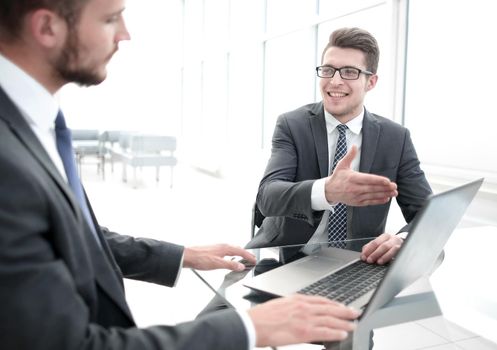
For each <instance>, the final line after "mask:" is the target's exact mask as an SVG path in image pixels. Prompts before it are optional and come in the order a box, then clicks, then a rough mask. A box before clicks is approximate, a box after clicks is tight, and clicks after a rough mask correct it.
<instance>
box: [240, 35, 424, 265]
mask: <svg viewBox="0 0 497 350" xmlns="http://www.w3.org/2000/svg"><path fill="white" fill-rule="evenodd" d="M378 61H379V47H378V44H377V42H376V39H375V38H374V37H373V36H372V35H371V34H370V33H369V32H367V31H365V30H363V29H360V28H342V29H338V30H336V31H334V32H333V33H332V34H331V36H330V39H329V42H328V44H327V45H326V47H325V48H324V50H323V54H322V56H321V65H320V66H318V67H316V73H317V76H318V78H319V87H320V91H321V96H322V101H321V102H318V103H312V104H309V105H306V106H303V107H300V108H298V109H296V110H294V111H291V112H288V113H285V114H282V115H281V116H280V117H279V118H278V121H277V124H276V127H275V131H274V136H273V145H272V152H271V157H270V159H269V162H268V165H267V168H266V172H265V174H264V177H263V179H262V181H261V183H260V185H259V191H258V194H257V206H258V209H259V210H260V212H261V213H262V214H263V215H264V216H265V217H266V218H265V219H264V221H263V223H262V225H261V228H260V230H259V232H258V233H257V235H256V236H255V237H254V238H253V239H252V240H251V241H250V242H249V244H248V245H247V246H246V247H247V248H254V247H263V246H282V245H289V244H305V243H307V242H310V243H316V242H328V244H329V245H330V246H335V247H339V248H345V247H346V248H349V249H354V250H358V251H362V258H363V260H365V261H367V262H369V263H379V264H385V263H387V262H388V261H390V260H391V259H392V258H393V257H394V256H395V254H396V253H397V251H398V250H399V248H400V246H401V244H402V242H403V238H404V237H405V235H406V233H407V232H408V231H409V223H410V222H411V221H412V220H413V218H414V217H415V215H416V213H417V212H418V210H419V209H420V208H421V206H422V204H423V202H424V201H425V199H426V197H427V196H428V195H429V194H430V193H431V188H430V186H429V184H428V182H427V180H426V178H425V175H424V173H423V171H422V170H421V169H420V166H419V160H418V158H417V155H416V152H415V150H414V146H413V143H412V141H411V138H410V134H409V131H408V130H407V129H406V128H404V127H403V126H401V125H399V124H397V123H395V122H393V121H391V120H390V119H386V118H383V117H381V116H378V115H376V114H373V113H370V112H369V111H367V110H366V109H365V107H364V99H365V97H366V94H367V93H368V92H369V91H370V90H372V89H373V88H374V87H375V86H376V83H377V81H378V75H377V74H376V72H377V68H378ZM337 73H338V74H337ZM394 197H396V200H397V203H398V204H399V206H400V208H401V209H402V213H403V215H404V218H405V220H406V222H407V225H406V226H404V227H403V228H401V229H400V230H399V231H398V232H397V234H390V233H385V223H386V218H387V215H388V211H389V207H390V201H391V199H392V198H394ZM366 237H377V238H376V239H374V240H373V241H371V242H370V243H368V244H366V245H364V246H362V244H358V243H355V244H354V243H348V244H347V243H344V242H345V240H354V239H355V240H356V242H357V239H361V238H366ZM310 246H311V245H308V247H306V248H304V249H299V248H285V249H282V250H280V260H281V261H282V262H288V261H292V260H294V259H296V258H298V257H300V256H302V255H303V254H306V253H309V249H310V248H309V247H310Z"/></svg>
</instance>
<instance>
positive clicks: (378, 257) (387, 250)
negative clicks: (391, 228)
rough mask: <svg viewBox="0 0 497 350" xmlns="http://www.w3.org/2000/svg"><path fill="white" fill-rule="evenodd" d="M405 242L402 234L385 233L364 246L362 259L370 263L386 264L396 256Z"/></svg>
mask: <svg viewBox="0 0 497 350" xmlns="http://www.w3.org/2000/svg"><path fill="white" fill-rule="evenodd" d="M403 242H404V240H403V239H402V238H401V237H400V236H397V235H392V234H390V233H384V234H382V235H380V236H379V237H377V238H375V239H374V240H373V241H371V242H369V243H368V244H366V245H364V247H362V252H361V259H362V260H363V261H366V262H368V263H370V264H373V263H376V264H379V265H383V264H386V263H388V262H389V261H390V260H392V259H393V258H394V257H395V255H396V254H397V252H398V251H399V249H400V247H401V246H402V243H403Z"/></svg>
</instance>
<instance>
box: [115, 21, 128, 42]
mask: <svg viewBox="0 0 497 350" xmlns="http://www.w3.org/2000/svg"><path fill="white" fill-rule="evenodd" d="M124 40H131V35H130V34H129V32H128V28H127V27H126V22H125V21H124V18H123V17H121V21H120V26H119V29H118V30H117V33H116V42H120V41H124Z"/></svg>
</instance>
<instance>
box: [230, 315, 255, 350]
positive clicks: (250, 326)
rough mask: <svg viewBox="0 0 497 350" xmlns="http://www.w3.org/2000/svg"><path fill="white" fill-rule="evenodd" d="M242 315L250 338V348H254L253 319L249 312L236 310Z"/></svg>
mask: <svg viewBox="0 0 497 350" xmlns="http://www.w3.org/2000/svg"><path fill="white" fill-rule="evenodd" d="M235 311H236V312H237V313H238V315H239V316H240V318H241V320H242V323H243V325H244V326H245V331H246V332H247V340H248V350H252V349H254V348H255V340H256V334H255V327H254V323H253V322H252V319H251V318H250V317H249V315H248V313H247V312H245V311H239V310H235Z"/></svg>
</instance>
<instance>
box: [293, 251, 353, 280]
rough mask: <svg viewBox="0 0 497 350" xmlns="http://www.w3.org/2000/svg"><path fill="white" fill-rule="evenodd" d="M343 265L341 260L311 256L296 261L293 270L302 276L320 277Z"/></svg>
mask: <svg viewBox="0 0 497 350" xmlns="http://www.w3.org/2000/svg"><path fill="white" fill-rule="evenodd" d="M343 265H344V261H343V260H341V259H335V258H330V257H324V256H310V257H307V258H303V259H300V260H299V261H296V262H295V265H294V266H293V268H292V270H294V271H295V272H296V273H298V275H300V276H301V275H304V276H308V277H311V276H313V277H319V276H323V275H325V274H328V273H329V272H331V271H333V270H335V269H338V268H340V267H342V266H343Z"/></svg>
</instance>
